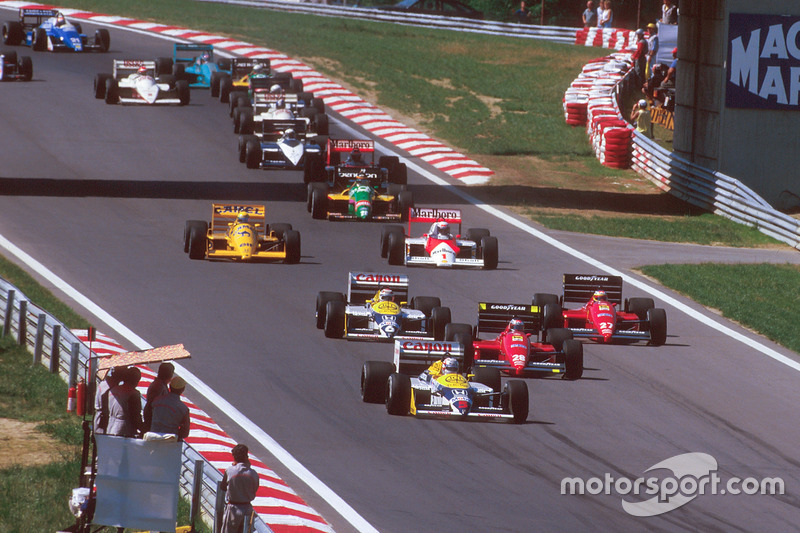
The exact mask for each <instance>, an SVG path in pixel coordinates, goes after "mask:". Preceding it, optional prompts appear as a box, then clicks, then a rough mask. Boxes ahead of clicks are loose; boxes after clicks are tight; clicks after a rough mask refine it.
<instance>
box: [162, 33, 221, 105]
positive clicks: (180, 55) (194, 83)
mask: <svg viewBox="0 0 800 533" xmlns="http://www.w3.org/2000/svg"><path fill="white" fill-rule="evenodd" d="M156 71H157V73H158V74H159V75H164V74H172V75H174V76H175V79H177V80H186V81H188V82H189V87H203V88H211V87H212V85H214V82H215V81H216V86H217V88H219V79H220V77H221V76H223V75H227V76H230V75H231V60H230V59H228V58H224V57H223V58H221V59H219V60H218V61H214V47H213V46H212V45H210V44H184V43H175V44H174V47H173V51H172V58H171V59H170V58H169V57H159V58H158V59H156ZM212 96H215V95H212Z"/></svg>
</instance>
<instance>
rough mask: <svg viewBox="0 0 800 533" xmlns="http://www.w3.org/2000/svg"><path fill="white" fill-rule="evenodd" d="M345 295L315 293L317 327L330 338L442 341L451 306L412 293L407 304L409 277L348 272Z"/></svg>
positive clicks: (432, 298)
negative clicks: (443, 305)
mask: <svg viewBox="0 0 800 533" xmlns="http://www.w3.org/2000/svg"><path fill="white" fill-rule="evenodd" d="M347 279H348V287H347V298H345V295H344V294H342V293H339V292H320V293H319V295H318V296H317V306H316V309H317V311H316V316H317V328H318V329H324V331H325V336H326V337H330V338H342V337H344V338H345V339H351V340H352V339H357V340H376V341H392V340H393V339H407V340H408V339H410V340H434V339H435V340H442V339H443V338H444V329H445V326H446V325H447V324H449V323H450V308H449V307H442V303H441V300H440V299H439V298H436V297H431V296H415V297H414V298H412V299H411V305H410V306H409V305H408V277H407V276H404V275H402V274H376V273H372V272H350V273H349V274H348V278H347Z"/></svg>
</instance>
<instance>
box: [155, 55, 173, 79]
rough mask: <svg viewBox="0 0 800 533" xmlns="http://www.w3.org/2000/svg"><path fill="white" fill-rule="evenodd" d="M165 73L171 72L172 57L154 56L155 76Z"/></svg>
mask: <svg viewBox="0 0 800 533" xmlns="http://www.w3.org/2000/svg"><path fill="white" fill-rule="evenodd" d="M165 74H172V58H171V57H157V58H156V77H158V76H163V75H165Z"/></svg>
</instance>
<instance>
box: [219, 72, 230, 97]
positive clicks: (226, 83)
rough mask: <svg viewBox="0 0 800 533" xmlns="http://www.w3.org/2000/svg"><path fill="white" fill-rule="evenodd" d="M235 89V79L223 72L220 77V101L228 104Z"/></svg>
mask: <svg viewBox="0 0 800 533" xmlns="http://www.w3.org/2000/svg"><path fill="white" fill-rule="evenodd" d="M232 89H233V80H232V79H231V77H230V76H228V75H227V74H223V75H222V77H221V78H220V79H219V101H220V103H222V104H227V103H228V102H229V101H230V98H231V90H232Z"/></svg>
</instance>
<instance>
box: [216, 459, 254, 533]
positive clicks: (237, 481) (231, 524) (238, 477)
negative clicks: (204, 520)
mask: <svg viewBox="0 0 800 533" xmlns="http://www.w3.org/2000/svg"><path fill="white" fill-rule="evenodd" d="M248 454H249V450H248V449H247V446H245V445H244V444H237V445H236V446H234V447H233V449H232V450H231V455H232V456H233V464H232V465H231V466H229V467H228V468H227V469H226V470H225V474H224V475H223V476H222V484H221V485H220V488H221V489H222V490H224V491H225V504H226V505H225V514H224V516H223V519H222V529H221V531H220V533H242V531H243V530H244V519H245V517H246V516H248V515H251V516H252V514H253V505H252V501H253V500H254V499H255V497H256V491H257V490H258V484H259V479H258V473H256V471H255V470H253V469H252V468H251V467H250V459H249V457H248Z"/></svg>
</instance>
